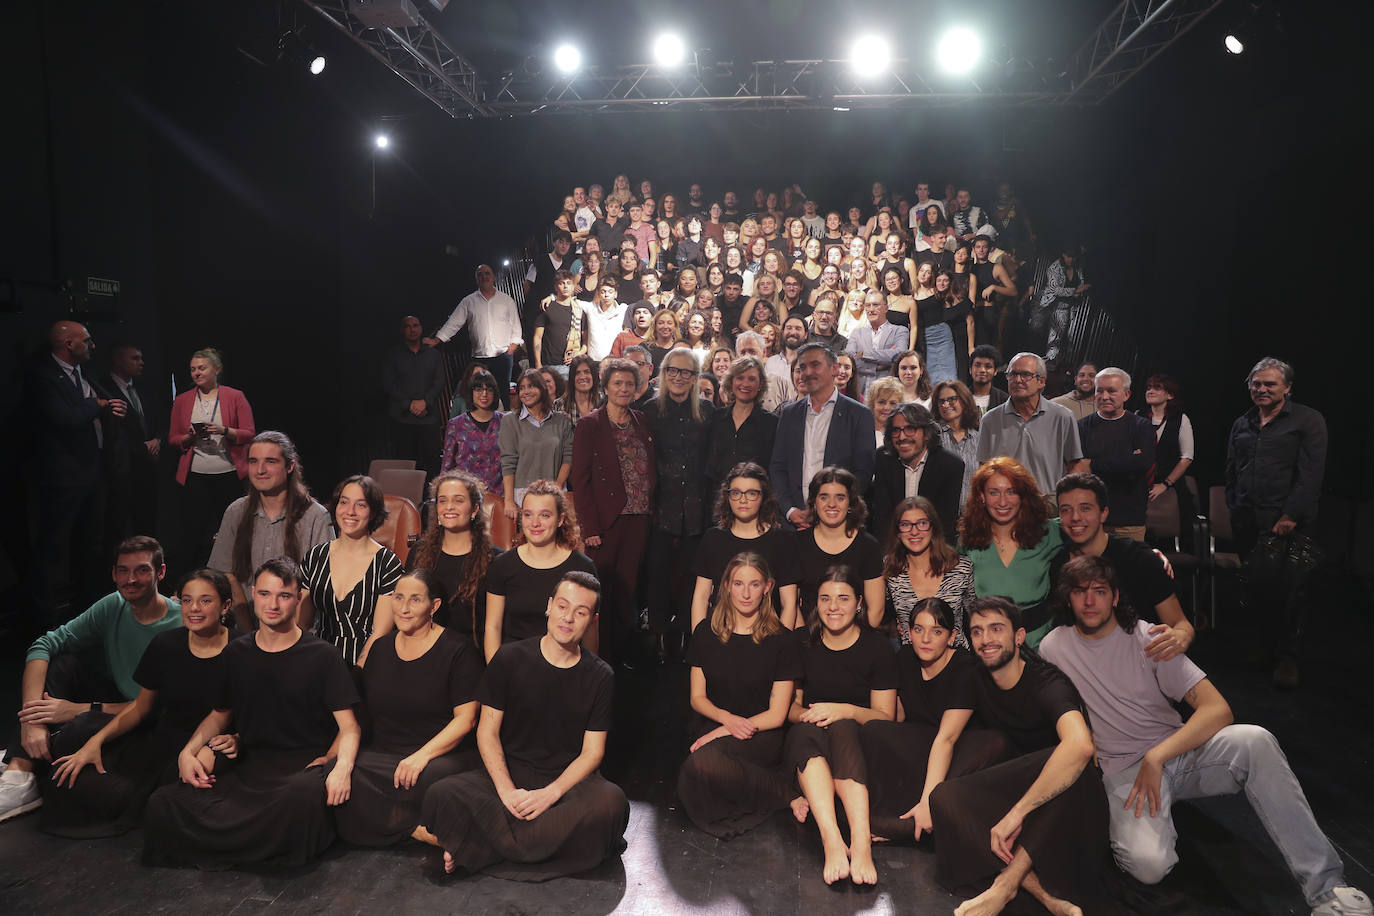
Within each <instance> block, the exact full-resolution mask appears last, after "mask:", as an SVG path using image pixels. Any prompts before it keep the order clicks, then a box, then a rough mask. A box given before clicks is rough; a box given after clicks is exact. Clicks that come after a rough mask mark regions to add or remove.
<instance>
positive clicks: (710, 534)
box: [692, 461, 801, 630]
mask: <svg viewBox="0 0 1374 916" xmlns="http://www.w3.org/2000/svg"><path fill="white" fill-rule="evenodd" d="M715 520H716V524H715V527H714V528H710V529H708V530H707V532H706V533H705V534H704V535H702V538H701V545H700V546H699V547H698V548H697V555H696V559H695V560H694V561H693V568H694V571H695V573H696V577H697V580H696V589H695V590H694V591H693V594H692V629H693V630H696V628H697V625H698V624H699V623H701V622H702V621H703V620H705V619H706V610H707V608H709V607H711V606H712V604H713V603H714V601H715V599H716V590H717V588H718V587H719V586H720V584H721V576H722V575H724V573H725V567H726V566H727V565H729V563H730V560H731V558H732V557H734V556H735V554H737V553H742V552H745V551H753V552H754V553H758V554H762V555H763V558H764V559H765V560H767V561H768V566H769V568H770V569H772V570H773V575H774V577H775V583H776V588H775V589H774V590H773V595H774V597H773V608H774V610H776V611H777V612H778V618H779V619H780V620H781V621H782V624H783V626H785V627H787V628H788V629H789V630H790V629H793V628H795V627H796V625H797V582H798V581H799V580H800V579H801V569H800V567H799V565H798V562H797V541H796V536H795V535H794V534H793V533H792V532H791V531H788V530H786V529H784V528H782V527H781V524H782V515H781V512H780V511H779V510H778V500H777V497H775V496H774V495H773V484H772V483H771V482H770V481H769V479H768V472H767V471H765V470H764V469H763V468H762V467H760V466H759V465H757V464H755V463H754V462H752V461H743V462H740V463H739V464H737V465H735V466H734V467H733V468H731V469H730V472H729V474H727V475H726V477H725V480H724V481H722V482H721V485H720V489H719V491H717V495H716V510H715Z"/></svg>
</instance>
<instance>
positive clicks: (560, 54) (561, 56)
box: [553, 45, 582, 73]
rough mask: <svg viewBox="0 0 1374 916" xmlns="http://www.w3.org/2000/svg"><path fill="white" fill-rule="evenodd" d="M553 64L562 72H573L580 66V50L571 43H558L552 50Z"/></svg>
mask: <svg viewBox="0 0 1374 916" xmlns="http://www.w3.org/2000/svg"><path fill="white" fill-rule="evenodd" d="M553 65H554V66H555V67H557V68H558V69H559V70H561V71H563V72H564V73H574V72H576V70H577V68H578V67H580V66H582V52H581V51H579V50H577V48H575V47H573V46H572V45H559V46H558V48H557V50H555V51H554V52H553Z"/></svg>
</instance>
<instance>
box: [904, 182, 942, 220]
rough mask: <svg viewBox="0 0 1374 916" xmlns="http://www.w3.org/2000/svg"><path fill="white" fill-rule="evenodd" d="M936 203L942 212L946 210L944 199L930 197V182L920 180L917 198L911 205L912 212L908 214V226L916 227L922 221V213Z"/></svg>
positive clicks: (917, 187)
mask: <svg viewBox="0 0 1374 916" xmlns="http://www.w3.org/2000/svg"><path fill="white" fill-rule="evenodd" d="M932 204H934V205H935V206H937V207H939V208H940V212H941V213H944V212H945V202H944V201H943V200H931V199H930V182H928V181H919V182H917V183H916V200H915V202H914V203H912V205H911V213H910V214H909V215H908V216H907V226H908V227H909V228H911V229H915V228H916V226H917V225H918V224H919V223H920V221H921V214H923V213H925V212H926V210H928V209H929V208H930V206H931V205H932Z"/></svg>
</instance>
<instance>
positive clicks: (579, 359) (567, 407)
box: [553, 353, 606, 429]
mask: <svg viewBox="0 0 1374 916" xmlns="http://www.w3.org/2000/svg"><path fill="white" fill-rule="evenodd" d="M599 376H600V371H599V367H598V366H597V364H596V360H594V359H592V358H591V357H590V356H588V355H587V354H585V353H583V354H582V355H581V356H574V357H573V358H572V362H570V363H568V390H567V391H565V392H563V396H562V397H561V398H558V399H557V400H556V401H554V402H553V409H554V410H560V411H562V412H563V413H565V414H567V415H568V419H569V420H571V421H572V422H573V427H574V429H576V426H577V421H578V420H580V419H582V418H583V417H585V416H586V415H587V414H589V413H591V412H592V411H593V410H596V409H597V408H598V407H600V406H601V405H602V404H604V403H605V402H606V396H605V394H603V393H602V391H601V379H600V377H599Z"/></svg>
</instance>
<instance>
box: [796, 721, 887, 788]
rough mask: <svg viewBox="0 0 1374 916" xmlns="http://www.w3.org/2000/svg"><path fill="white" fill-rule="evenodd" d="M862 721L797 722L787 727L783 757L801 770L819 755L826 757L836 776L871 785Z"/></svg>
mask: <svg viewBox="0 0 1374 916" xmlns="http://www.w3.org/2000/svg"><path fill="white" fill-rule="evenodd" d="M859 733H860V727H859V723H858V722H855V721H854V720H853V719H841V720H839V721H838V722H832V723H831V724H830V725H828V726H824V727H823V726H820V725H812V724H811V723H810V722H796V723H794V724H793V725H792V726H791V727H790V728H789V729H788V730H787V742H786V744H785V745H784V747H783V752H782V756H783V759H784V760H786V761H787V763H788V766H790V767H791V768H792V769H793V770H795V771H796V772H798V773H800V772H801V771H802V770H804V769H806V765H807V764H808V763H809V762H810V761H811V760H812V759H813V758H815V757H824V758H825V761H826V763H828V764H829V765H830V775H831V776H832V777H833V778H835V779H852V780H853V781H854V782H857V783H859V784H860V785H865V786H866V785H868V766H867V764H866V763H865V761H864V748H863V741H862V740H861V739H860V737H859Z"/></svg>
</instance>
